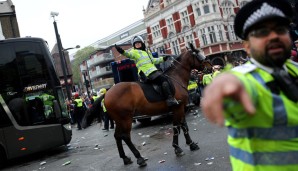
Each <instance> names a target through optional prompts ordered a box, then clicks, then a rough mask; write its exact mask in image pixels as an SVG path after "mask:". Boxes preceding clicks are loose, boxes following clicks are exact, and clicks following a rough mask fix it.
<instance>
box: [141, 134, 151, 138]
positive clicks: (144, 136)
mask: <svg viewBox="0 0 298 171" xmlns="http://www.w3.org/2000/svg"><path fill="white" fill-rule="evenodd" d="M149 137H150V135H143V136H142V138H149Z"/></svg>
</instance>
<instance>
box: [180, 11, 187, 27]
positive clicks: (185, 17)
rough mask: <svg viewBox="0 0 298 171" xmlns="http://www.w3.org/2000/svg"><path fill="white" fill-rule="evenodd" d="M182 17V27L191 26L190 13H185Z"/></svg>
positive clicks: (182, 13)
mask: <svg viewBox="0 0 298 171" xmlns="http://www.w3.org/2000/svg"><path fill="white" fill-rule="evenodd" d="M180 15H181V22H182V25H188V24H189V18H188V13H187V11H183V12H181V13H180Z"/></svg>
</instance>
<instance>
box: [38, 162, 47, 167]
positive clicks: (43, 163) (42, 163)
mask: <svg viewBox="0 0 298 171" xmlns="http://www.w3.org/2000/svg"><path fill="white" fill-rule="evenodd" d="M46 163H47V162H46V161H43V162H41V163H40V164H39V165H41V166H42V165H45V164H46Z"/></svg>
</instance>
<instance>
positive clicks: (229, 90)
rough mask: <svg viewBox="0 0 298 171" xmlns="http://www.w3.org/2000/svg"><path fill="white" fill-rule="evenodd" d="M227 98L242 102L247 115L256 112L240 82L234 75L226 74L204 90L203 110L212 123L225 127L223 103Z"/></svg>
mask: <svg viewBox="0 0 298 171" xmlns="http://www.w3.org/2000/svg"><path fill="white" fill-rule="evenodd" d="M227 97H229V98H231V99H233V100H235V101H238V102H240V103H241V104H242V105H243V108H244V110H245V111H246V112H247V113H249V114H253V113H254V112H255V107H254V106H253V103H252V101H251V100H250V97H249V94H248V93H247V92H246V90H245V87H244V86H243V84H242V83H241V82H240V80H239V79H238V78H237V77H236V76H234V75H232V74H228V73H224V74H221V75H219V76H218V77H216V78H215V79H214V80H213V81H212V83H211V84H210V85H209V86H207V87H206V88H205V89H204V95H203V100H202V109H203V112H204V114H205V116H206V118H207V119H208V120H209V121H210V122H213V123H216V124H218V125H219V126H223V124H224V113H223V110H224V109H223V101H224V98H227Z"/></svg>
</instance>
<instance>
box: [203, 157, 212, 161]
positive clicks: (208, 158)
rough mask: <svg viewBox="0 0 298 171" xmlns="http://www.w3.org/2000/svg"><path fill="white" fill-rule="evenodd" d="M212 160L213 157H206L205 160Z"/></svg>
mask: <svg viewBox="0 0 298 171" xmlns="http://www.w3.org/2000/svg"><path fill="white" fill-rule="evenodd" d="M209 160H214V157H207V158H206V159H205V161H209Z"/></svg>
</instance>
